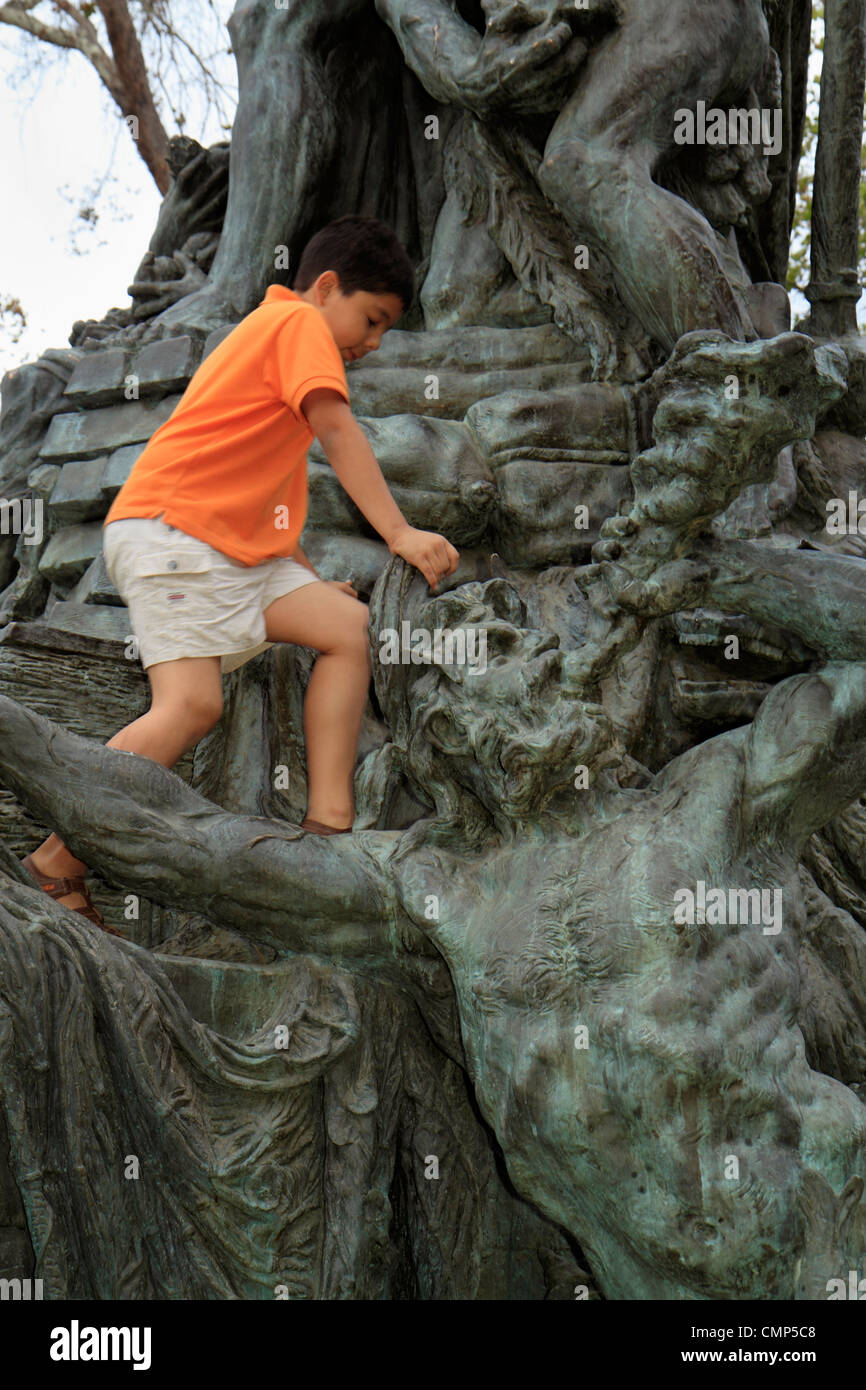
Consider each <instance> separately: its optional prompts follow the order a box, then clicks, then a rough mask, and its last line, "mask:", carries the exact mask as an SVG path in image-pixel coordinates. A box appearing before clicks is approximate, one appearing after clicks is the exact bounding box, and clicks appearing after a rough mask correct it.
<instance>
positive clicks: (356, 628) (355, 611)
mask: <svg viewBox="0 0 866 1390" xmlns="http://www.w3.org/2000/svg"><path fill="white" fill-rule="evenodd" d="M369 626H370V610H369V608H368V607H367V605H366V603H360V602H356V603H354V604H353V605H352V614H351V617H350V619H349V621H348V622H347V624H346V631H345V637H346V646H347V647H349V648H350V649H351V650H352V651H353V652H357V653H358V654H359V655H360V654H362V653H363V655H364V656H365V657H369V653H370V638H369V632H368V629H369Z"/></svg>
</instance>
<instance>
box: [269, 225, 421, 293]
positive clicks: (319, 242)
mask: <svg viewBox="0 0 866 1390" xmlns="http://www.w3.org/2000/svg"><path fill="white" fill-rule="evenodd" d="M325 270H333V271H334V272H335V274H336V275H337V276H338V277H339V280H340V289H341V290H342V292H343V294H354V293H355V291H356V290H366V291H367V293H368V294H396V295H397V297H398V298H399V299H401V300H402V302H403V310H404V312H405V311H406V310H407V309H408V308H409V306H410V304H411V303H412V300H413V299H414V297H415V275H414V272H413V270H412V263H411V261H410V260H409V257H408V256H407V254H406V249H405V247H404V246H403V244H402V242H401V241H400V240H399V239H398V238H397V237H396V236H395V235H394V233H393V232H392V231H391V228H390V227H389V226H388V225H387V224H386V223H385V222H380V221H379V219H378V218H376V217H353V216H347V217H339V218H338V219H337V221H336V222H329V223H328V225H327V227H322V229H321V231H318V232H316V235H315V236H314V237H312V239H311V240H310V241H308V242H307V245H306V246H305V247H304V251H303V255H302V256H301V264H300V265H299V266H298V273H297V275H296V276H295V283H294V285H293V286H292V288H293V289H294V290H297V291H298V292H299V293H303V291H304V290H308V289H309V288H310V286H311V285H312V283H313V281H314V280H316V279H318V277H319V276H320V275H321V274H322V272H323V271H325Z"/></svg>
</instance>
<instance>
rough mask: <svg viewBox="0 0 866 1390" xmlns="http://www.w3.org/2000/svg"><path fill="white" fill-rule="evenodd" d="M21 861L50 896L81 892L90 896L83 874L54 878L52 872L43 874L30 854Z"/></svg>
mask: <svg viewBox="0 0 866 1390" xmlns="http://www.w3.org/2000/svg"><path fill="white" fill-rule="evenodd" d="M21 863H22V865H23V867H24V868H25V869H26V870H27V871H28V873H31V874H32V875H33V877H34V878H35V879H36V881H37V882H38V883H39V885H40V887H41V888H44V889H45V892H46V893H47V894H48V896H49V897H50V898H58V897H60V898H63V897H65V896H66V894H67V893H81V894H82V895H83V896H84V897H86V898H89V897H90V894H89V892H88V890H87V885H86V884H85V882H84V877H83V875H81V874H78V875H76V876H75V877H74V878H52V877H51V875H50V874H43V873H42V871H41V870H40V869H37V867H36V865H35V864H34V863H33V860H32V858H31V856H30V855H29V854H28V855H27V856H26V858H25V859H22V860H21Z"/></svg>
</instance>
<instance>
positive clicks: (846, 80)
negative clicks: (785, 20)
mask: <svg viewBox="0 0 866 1390" xmlns="http://www.w3.org/2000/svg"><path fill="white" fill-rule="evenodd" d="M824 18H825V24H826V32H825V36H824V66H823V71H822V75H821V117H820V126H819V133H818V152H817V155H816V158H815V190H814V198H813V203H812V281H811V284H810V285H809V287H808V289H807V290H806V297H807V299H808V300H809V303H810V304H811V305H812V328H813V331H814V332H816V333H818V334H821V335H824V336H827V337H836V336H839V335H842V334H845V333H856V332H857V302H858V300H859V298H860V286H859V284H858V275H857V267H858V260H859V257H858V248H859V228H860V157H861V142H862V130H863V88H864V83H866V0H827V4H826V6H825V10H824Z"/></svg>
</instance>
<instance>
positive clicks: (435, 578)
mask: <svg viewBox="0 0 866 1390" xmlns="http://www.w3.org/2000/svg"><path fill="white" fill-rule="evenodd" d="M388 549H389V550H390V552H391V554H392V555H399V556H401V558H402V559H404V560H406V561H407V563H408V564H410V565H414V566H415V568H416V569H419V570H420V571H421V573H422V574H423V576H424V578H425V579H426V580H427V583H428V584H429V585H430V588H431V589H433V590H435V589H436V588H437V587H438V585H439V581H440V580H441V579H444V578H445V576H446V575H448V574H453V573H454V571H455V570H456V568H457V563H458V561H459V559H460V556H459V555H458V553H457V551H456V550H455V549H454V546H453V545H452V544H451V542H450V541H446V539H445V537H444V536H439V535H437V534H436V532H435V531H419V530H418V529H417V528H416V527H414V526H407V527H405V528H404V530H402V531H398V532H397V535H396V536H394V537H392V539H391V542H390V544H389V546H388Z"/></svg>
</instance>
